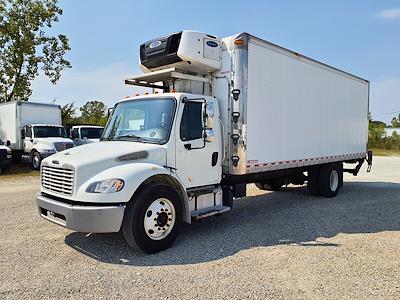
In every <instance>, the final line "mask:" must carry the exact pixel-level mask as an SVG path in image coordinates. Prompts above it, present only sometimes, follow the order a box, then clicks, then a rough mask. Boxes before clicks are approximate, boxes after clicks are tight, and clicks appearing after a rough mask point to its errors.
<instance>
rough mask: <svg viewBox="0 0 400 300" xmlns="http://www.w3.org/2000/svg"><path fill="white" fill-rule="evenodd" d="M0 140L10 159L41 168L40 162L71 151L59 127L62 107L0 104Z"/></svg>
mask: <svg viewBox="0 0 400 300" xmlns="http://www.w3.org/2000/svg"><path fill="white" fill-rule="evenodd" d="M0 139H1V140H3V141H6V142H7V143H8V144H9V145H10V146H9V147H10V148H11V150H12V152H13V156H14V157H16V158H17V159H19V158H22V159H23V160H25V161H29V162H30V163H31V164H32V167H33V168H34V169H39V168H40V163H41V161H42V159H43V158H45V157H47V156H49V155H51V154H54V153H56V152H58V151H62V150H65V149H68V148H70V147H73V142H72V140H70V139H69V138H68V136H67V133H66V132H65V129H64V127H63V126H62V125H61V107H60V106H59V105H54V104H46V103H37V102H27V101H14V102H7V103H2V104H0Z"/></svg>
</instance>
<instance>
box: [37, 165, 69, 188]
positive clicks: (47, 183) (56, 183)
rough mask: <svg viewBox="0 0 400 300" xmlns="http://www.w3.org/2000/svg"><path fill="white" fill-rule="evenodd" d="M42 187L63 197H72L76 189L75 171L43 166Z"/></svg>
mask: <svg viewBox="0 0 400 300" xmlns="http://www.w3.org/2000/svg"><path fill="white" fill-rule="evenodd" d="M42 187H43V188H44V189H46V190H49V191H53V192H56V193H60V194H63V195H72V191H73V189H74V171H73V170H69V169H62V168H54V167H49V166H43V167H42Z"/></svg>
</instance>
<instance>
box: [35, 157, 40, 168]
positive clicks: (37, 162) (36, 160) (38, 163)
mask: <svg viewBox="0 0 400 300" xmlns="http://www.w3.org/2000/svg"><path fill="white" fill-rule="evenodd" d="M39 166H40V158H39V157H38V156H37V155H34V156H33V167H34V168H35V169H38V168H39Z"/></svg>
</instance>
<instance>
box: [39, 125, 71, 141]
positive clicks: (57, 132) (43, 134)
mask: <svg viewBox="0 0 400 300" xmlns="http://www.w3.org/2000/svg"><path fill="white" fill-rule="evenodd" d="M33 133H34V136H35V137H36V138H47V137H62V138H67V137H68V136H67V133H66V132H65V129H64V127H56V126H34V127H33Z"/></svg>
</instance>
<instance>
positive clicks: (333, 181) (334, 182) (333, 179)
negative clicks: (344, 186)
mask: <svg viewBox="0 0 400 300" xmlns="http://www.w3.org/2000/svg"><path fill="white" fill-rule="evenodd" d="M338 186H339V173H338V171H336V170H332V172H331V175H330V176H329V187H330V188H331V191H336V189H337V188H338Z"/></svg>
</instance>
